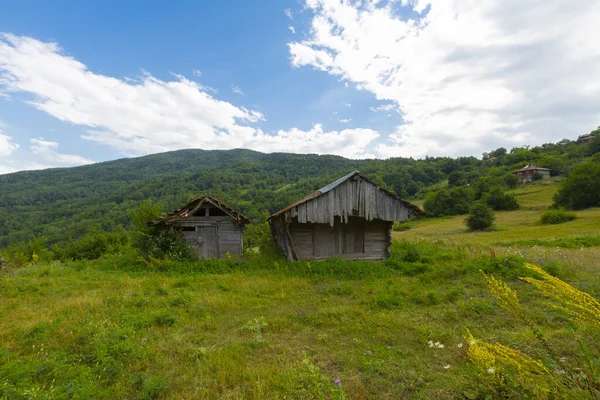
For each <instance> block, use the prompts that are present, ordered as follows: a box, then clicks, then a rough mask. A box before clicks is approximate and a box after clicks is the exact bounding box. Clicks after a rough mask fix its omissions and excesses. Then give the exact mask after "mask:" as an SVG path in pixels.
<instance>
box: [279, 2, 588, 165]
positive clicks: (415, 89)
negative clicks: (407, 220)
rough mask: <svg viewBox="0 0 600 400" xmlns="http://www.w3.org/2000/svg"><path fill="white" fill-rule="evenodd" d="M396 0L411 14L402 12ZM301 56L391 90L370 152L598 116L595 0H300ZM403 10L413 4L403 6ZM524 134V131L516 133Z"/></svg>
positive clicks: (558, 131) (575, 128) (500, 135)
mask: <svg viewBox="0 0 600 400" xmlns="http://www.w3.org/2000/svg"><path fill="white" fill-rule="evenodd" d="M400 5H402V6H405V7H408V8H412V10H413V11H415V12H417V13H419V14H418V15H417V16H416V17H412V19H405V18H403V17H401V16H400V15H401V14H402V15H406V14H408V13H398V9H397V8H398V7H399V6H400ZM306 6H307V8H308V9H310V10H311V11H312V12H313V14H314V17H313V19H312V25H311V31H310V35H309V36H308V39H307V40H304V41H299V42H292V43H289V50H290V53H291V56H292V64H293V65H294V66H297V67H301V66H312V67H313V68H315V69H316V70H319V71H326V72H327V73H329V74H331V75H334V76H336V77H339V78H341V79H342V80H343V81H345V84H346V83H348V82H350V83H354V84H355V85H356V87H357V88H359V89H362V90H366V91H369V92H371V93H373V94H374V95H375V97H376V98H377V99H379V100H388V101H392V102H393V103H394V104H395V105H396V106H397V107H398V110H399V111H400V112H401V113H402V115H403V119H404V121H405V124H404V125H401V126H399V127H397V129H396V131H395V132H394V133H393V134H392V135H391V140H390V141H388V142H387V143H384V144H382V145H380V146H379V147H378V150H379V154H380V155H381V156H392V155H393V156H424V155H426V154H428V155H459V154H467V153H471V154H478V153H480V152H482V151H485V150H489V149H490V148H492V147H494V146H495V147H497V146H500V145H520V144H525V143H527V144H539V143H544V142H549V141H556V140H560V139H562V138H563V137H574V136H576V135H577V134H580V133H585V132H587V131H589V130H590V129H592V128H593V127H595V126H597V125H599V124H600V68H598V65H600V46H599V45H598V42H597V38H598V37H600V24H598V20H600V2H598V1H597V0H572V1H566V0H532V1H527V2H523V1H520V0H487V1H475V0H403V1H402V2H401V3H399V2H397V1H389V2H386V1H380V0H365V1H362V2H358V1H357V2H350V1H343V2H340V1H338V0H307V1H306ZM413 15H415V14H414V13H413ZM528 135H529V136H528Z"/></svg>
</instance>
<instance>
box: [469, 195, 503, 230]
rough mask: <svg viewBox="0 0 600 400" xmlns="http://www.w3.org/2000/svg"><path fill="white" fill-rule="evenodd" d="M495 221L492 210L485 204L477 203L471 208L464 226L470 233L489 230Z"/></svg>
mask: <svg viewBox="0 0 600 400" xmlns="http://www.w3.org/2000/svg"><path fill="white" fill-rule="evenodd" d="M495 219H496V216H495V215H494V212H493V211H492V209H491V208H489V207H488V206H487V205H486V204H485V203H481V202H478V203H476V204H475V205H474V206H473V207H471V211H470V213H469V216H468V217H467V218H466V219H465V224H466V225H467V226H468V227H469V229H470V230H472V231H482V230H485V229H488V228H490V227H491V226H492V225H493V224H494V220H495Z"/></svg>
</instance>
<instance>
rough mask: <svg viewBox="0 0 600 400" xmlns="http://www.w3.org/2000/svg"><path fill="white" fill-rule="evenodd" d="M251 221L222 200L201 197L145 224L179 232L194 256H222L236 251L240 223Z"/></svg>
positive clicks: (240, 235) (240, 237)
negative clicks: (170, 228) (171, 227)
mask: <svg viewBox="0 0 600 400" xmlns="http://www.w3.org/2000/svg"><path fill="white" fill-rule="evenodd" d="M250 222H251V220H250V219H249V218H248V217H246V216H245V215H243V214H242V213H240V212H238V211H235V210H233V209H232V208H231V207H229V206H227V205H226V204H225V203H223V202H222V201H220V200H218V199H216V198H214V197H211V196H201V197H196V198H194V199H193V200H191V201H189V202H188V203H186V204H185V205H184V206H182V207H181V208H179V209H177V210H175V211H173V212H171V213H169V214H167V215H165V216H163V217H161V218H158V219H156V220H153V221H150V222H148V223H147V225H148V226H164V227H167V226H173V227H175V229H177V230H179V231H181V232H182V234H183V237H184V238H185V240H186V242H187V243H188V244H189V245H190V247H192V249H193V252H194V255H195V256H196V258H198V259H206V258H222V257H225V254H227V253H229V254H231V255H234V254H240V253H241V252H242V244H243V230H244V226H245V225H246V224H248V223H250Z"/></svg>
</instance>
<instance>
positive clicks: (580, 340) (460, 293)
mask: <svg viewBox="0 0 600 400" xmlns="http://www.w3.org/2000/svg"><path fill="white" fill-rule="evenodd" d="M543 183H544V184H542V183H540V184H533V185H530V186H526V187H520V188H518V189H515V190H514V191H512V192H513V193H514V194H515V195H516V196H517V198H518V200H519V202H520V204H521V209H520V210H517V211H508V212H498V213H497V214H496V215H497V221H496V227H495V228H494V229H493V230H491V231H489V232H480V233H473V232H468V231H467V229H466V227H465V226H464V224H463V220H464V218H465V216H457V217H448V218H435V219H434V218H432V219H422V220H415V221H411V222H409V223H408V226H407V229H406V230H404V231H402V232H394V244H393V248H392V255H391V257H390V258H389V259H388V260H385V261H379V262H361V261H356V262H352V261H345V260H343V259H338V258H332V259H329V260H326V261H323V262H313V263H306V262H287V261H282V260H276V259H272V258H269V257H262V256H260V255H257V254H250V255H247V256H244V257H242V259H227V260H210V261H205V262H173V261H172V262H167V261H164V262H146V261H143V260H142V259H139V258H138V257H137V256H136V255H135V254H129V253H125V254H117V255H107V256H104V257H103V258H101V259H99V260H96V261H77V262H66V263H61V262H56V261H54V262H50V263H42V264H36V263H35V262H32V263H31V265H29V266H26V267H24V268H19V269H10V270H9V269H5V270H3V271H2V272H0V399H2V400H4V399H7V400H8V399H10V400H12V399H456V398H464V399H494V398H528V397H529V398H534V396H533V395H531V394H530V395H527V393H526V392H522V391H518V390H517V389H515V388H511V387H510V386H509V385H504V386H502V385H499V384H498V382H497V381H495V380H494V379H492V376H491V374H490V373H486V372H485V371H482V370H481V368H479V367H478V366H476V365H473V363H471V361H469V358H468V357H467V354H466V351H467V348H468V343H467V341H466V340H465V336H466V335H467V332H468V331H470V332H471V333H472V334H473V336H475V337H476V338H479V339H482V340H485V341H487V342H491V343H496V342H497V343H501V344H504V345H506V346H509V347H512V348H515V349H518V350H520V351H521V352H523V353H525V354H528V355H530V356H532V357H534V358H536V359H539V360H541V361H543V362H544V363H545V364H546V365H549V366H551V367H552V368H556V369H557V370H558V369H560V368H565V369H566V368H567V367H565V365H566V366H577V365H581V364H584V363H586V362H588V361H589V360H588V359H591V360H592V363H596V364H597V363H598V362H597V360H598V358H599V356H600V349H598V346H597V343H598V341H599V340H600V337H599V336H600V335H599V333H598V332H597V329H596V330H595V329H592V328H589V327H587V326H586V325H579V324H577V323H574V322H573V321H572V320H571V319H570V318H569V317H568V316H567V315H566V314H565V313H561V312H560V311H557V310H554V309H552V308H550V307H549V306H548V305H547V301H546V300H545V299H544V298H542V297H540V296H539V295H538V294H537V292H536V291H535V290H534V288H533V287H532V286H531V285H530V284H528V283H526V282H523V281H520V280H519V279H518V277H519V276H524V275H527V274H528V272H527V271H526V270H525V269H524V267H523V266H524V264H525V262H530V263H533V264H536V265H538V266H540V267H542V268H544V269H545V270H546V271H548V272H549V273H551V274H552V275H554V276H557V277H558V278H560V279H562V280H564V281H566V282H568V283H570V284H572V285H573V286H574V287H576V288H578V289H582V290H584V291H585V292H587V293H590V294H591V295H592V296H595V297H596V299H598V298H599V297H600V274H599V269H600V266H599V264H598V258H599V257H598V256H599V255H600V241H599V240H598V237H600V209H598V208H596V209H588V210H584V211H578V212H576V214H577V217H578V218H577V219H575V220H574V221H570V222H567V223H564V224H560V225H541V224H540V222H539V219H540V215H541V213H542V212H543V211H544V209H546V208H547V207H548V206H549V205H550V204H551V203H552V195H553V193H554V192H555V191H556V188H557V186H556V185H555V184H553V183H550V184H546V182H543ZM481 271H483V272H485V273H486V274H493V275H495V276H497V277H499V278H502V279H504V280H505V281H507V282H508V283H509V285H510V286H511V287H512V288H514V289H516V290H517V292H518V293H519V300H520V302H521V303H522V304H523V305H524V307H525V308H526V309H527V310H528V316H527V318H528V319H529V320H530V321H534V322H535V326H536V327H537V329H538V330H537V331H535V332H534V331H533V330H532V328H531V326H532V325H531V323H528V322H527V321H524V320H522V319H519V318H515V316H514V315H511V314H510V313H509V312H507V311H506V310H504V309H502V308H501V307H499V305H498V304H497V301H496V299H495V298H494V297H493V296H492V295H491V294H490V292H489V290H488V287H487V286H486V281H485V278H484V276H483V274H482V273H481ZM467 330H468V331H467ZM540 335H543V338H544V339H543V340H541V339H540ZM430 342H431V343H435V345H432V344H430ZM582 348H583V349H585V352H582V351H581V349H582ZM548 349H551V352H549V351H548ZM549 354H550V355H549ZM551 355H553V356H551ZM563 364H564V365H563ZM573 368H575V367H573ZM523 393H525V394H523ZM569 396H570V397H571V398H594V397H593V391H590V392H585V391H583V390H582V391H578V390H574V391H573V392H570V394H569Z"/></svg>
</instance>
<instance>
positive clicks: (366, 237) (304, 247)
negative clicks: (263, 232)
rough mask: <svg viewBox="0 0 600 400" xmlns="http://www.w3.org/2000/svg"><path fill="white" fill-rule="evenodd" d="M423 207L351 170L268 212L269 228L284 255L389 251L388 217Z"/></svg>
mask: <svg viewBox="0 0 600 400" xmlns="http://www.w3.org/2000/svg"><path fill="white" fill-rule="evenodd" d="M422 213H423V212H422V211H421V210H420V209H419V208H418V207H417V206H415V205H413V204H411V203H409V202H407V201H404V200H402V199H400V198H399V197H398V196H396V195H395V194H393V193H391V192H389V191H387V190H385V189H383V188H381V187H379V186H377V185H376V184H375V183H373V182H372V181H371V180H370V179H368V178H366V177H364V176H362V175H361V174H360V173H359V172H358V171H354V172H352V173H350V174H348V175H346V176H344V177H343V178H340V179H338V180H336V181H335V182H333V183H331V184H329V185H327V186H325V187H323V188H321V189H319V190H317V191H316V192H314V193H312V194H310V195H308V196H306V197H305V198H303V199H301V200H299V201H297V202H295V203H293V204H291V205H290V206H288V207H286V208H284V209H283V210H280V211H278V212H276V213H275V214H273V215H272V216H271V217H270V218H269V222H270V225H271V231H272V233H273V236H274V238H275V240H276V242H277V244H278V245H279V246H280V247H281V248H282V250H283V251H284V253H285V255H286V257H287V258H288V259H290V260H294V259H296V260H297V259H305V260H320V259H324V258H327V257H331V256H333V255H341V256H343V257H345V258H349V259H365V260H378V259H382V258H386V257H387V256H388V255H389V250H390V246H391V243H392V237H391V231H392V224H393V222H394V221H406V220H408V218H410V217H411V216H412V215H415V214H422Z"/></svg>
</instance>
